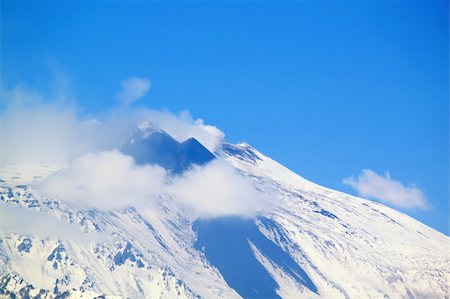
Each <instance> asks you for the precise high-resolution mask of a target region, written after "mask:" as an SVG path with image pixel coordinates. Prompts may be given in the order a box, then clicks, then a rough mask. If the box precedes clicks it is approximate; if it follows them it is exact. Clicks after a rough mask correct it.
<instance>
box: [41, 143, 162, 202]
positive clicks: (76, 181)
mask: <svg viewBox="0 0 450 299" xmlns="http://www.w3.org/2000/svg"><path fill="white" fill-rule="evenodd" d="M165 175H166V172H165V170H164V169H163V168H161V167H159V166H151V165H144V166H141V165H136V164H135V163H134V160H133V158H132V157H130V156H125V155H123V154H122V153H120V152H119V151H110V152H101V153H89V154H85V155H83V156H81V157H80V158H78V159H76V160H74V161H73V162H72V163H71V165H70V167H69V168H68V169H66V170H64V171H61V172H57V173H55V174H53V175H50V176H49V177H48V178H46V179H45V180H44V181H43V182H41V183H40V184H39V185H38V188H39V189H41V190H42V191H44V192H45V193H47V194H49V195H51V196H53V197H55V198H59V199H62V200H64V201H66V202H70V203H72V204H75V205H78V206H83V207H95V208H99V209H116V208H122V207H126V206H128V205H136V204H145V201H150V200H151V199H152V197H153V196H155V195H157V194H159V193H161V192H162V190H163V185H164V180H165Z"/></svg>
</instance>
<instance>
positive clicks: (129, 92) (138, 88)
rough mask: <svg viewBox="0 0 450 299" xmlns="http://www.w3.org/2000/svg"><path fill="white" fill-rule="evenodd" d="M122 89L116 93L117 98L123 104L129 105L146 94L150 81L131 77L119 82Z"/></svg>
mask: <svg viewBox="0 0 450 299" xmlns="http://www.w3.org/2000/svg"><path fill="white" fill-rule="evenodd" d="M120 85H121V87H122V90H121V91H119V92H118V93H117V95H116V96H117V99H118V100H119V101H120V102H121V103H122V104H124V105H129V104H131V103H133V102H135V101H137V100H139V99H140V98H142V97H143V96H145V95H146V94H147V92H148V91H149V90H150V87H151V82H150V80H148V79H146V78H136V77H131V78H128V79H125V80H123V81H122V82H121V83H120Z"/></svg>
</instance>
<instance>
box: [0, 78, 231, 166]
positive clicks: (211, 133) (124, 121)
mask: <svg viewBox="0 0 450 299" xmlns="http://www.w3.org/2000/svg"><path fill="white" fill-rule="evenodd" d="M65 84H66V83H64V85H65ZM63 89H64V90H67V87H64V88H63ZM55 90H59V89H57V88H55ZM60 94H61V92H59V91H57V92H56V93H55V94H52V95H50V96H43V95H41V94H40V93H38V92H36V91H33V90H29V89H26V88H24V87H23V86H16V87H14V88H13V89H11V90H6V91H4V92H2V94H1V100H2V104H4V107H3V109H0V138H1V140H2V142H1V143H0V165H4V164H17V163H62V162H66V161H67V160H70V159H74V158H76V157H78V156H80V155H82V154H85V153H89V152H98V151H108V150H113V149H118V148H120V147H121V146H123V145H124V144H125V143H126V142H127V141H128V138H129V137H130V132H131V130H132V129H133V128H136V127H137V126H138V125H141V124H143V123H153V124H154V125H156V126H158V127H160V128H161V129H163V130H165V131H167V132H168V133H169V134H170V135H172V136H173V137H174V138H175V139H177V140H178V141H180V142H182V141H184V140H186V139H188V138H190V137H194V138H196V139H197V140H199V141H200V142H201V143H202V144H203V145H205V146H206V147H207V148H208V149H209V150H211V151H214V150H215V149H216V148H217V146H218V145H219V144H220V143H221V142H222V140H223V138H224V133H223V132H222V131H220V130H219V129H217V128H216V127H214V126H211V125H207V124H205V123H204V121H203V120H202V119H193V118H192V117H191V116H190V114H189V113H188V112H182V113H180V114H173V113H171V112H168V111H158V110H153V109H148V108H145V107H129V106H121V107H113V108H111V109H106V110H105V111H102V112H101V113H100V114H98V115H95V116H89V117H80V116H79V114H78V113H77V110H76V108H75V107H76V105H74V104H73V102H72V101H70V102H68V101H64V100H62V101H60V100H59V98H58V95H60ZM67 98H70V99H72V98H73V97H71V96H70V95H68V94H67V93H66V94H64V99H67ZM64 103H66V104H64Z"/></svg>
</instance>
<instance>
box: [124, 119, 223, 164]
mask: <svg viewBox="0 0 450 299" xmlns="http://www.w3.org/2000/svg"><path fill="white" fill-rule="evenodd" d="M121 151H122V152H123V153H125V154H127V155H130V156H132V157H133V158H134V160H135V161H136V162H137V163H138V164H156V165H159V166H161V167H163V168H165V169H167V170H169V171H171V172H173V173H181V172H183V171H185V170H187V169H189V167H190V166H191V165H193V164H196V165H204V164H206V163H208V162H209V161H211V160H213V159H214V158H215V156H214V154H213V153H211V152H210V151H208V150H207V149H206V148H205V147H204V146H203V145H202V144H201V143H200V142H198V141H197V140H196V139H195V138H189V139H187V140H185V141H184V142H182V143H179V142H178V141H176V140H175V139H174V138H172V137H171V136H170V135H169V134H167V133H166V132H164V131H163V130H160V129H157V128H154V127H151V126H149V127H144V128H141V129H139V130H136V131H135V132H134V134H133V137H132V138H131V140H130V141H129V142H128V143H127V144H125V145H124V146H123V147H122V148H121Z"/></svg>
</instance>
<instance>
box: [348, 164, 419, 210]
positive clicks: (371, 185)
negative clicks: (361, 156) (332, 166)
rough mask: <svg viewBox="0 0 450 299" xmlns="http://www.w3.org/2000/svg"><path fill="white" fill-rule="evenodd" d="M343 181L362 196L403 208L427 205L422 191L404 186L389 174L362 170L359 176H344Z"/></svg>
mask: <svg viewBox="0 0 450 299" xmlns="http://www.w3.org/2000/svg"><path fill="white" fill-rule="evenodd" d="M343 183H344V184H346V185H349V186H351V187H353V188H354V189H355V190H356V191H358V193H359V195H360V196H362V197H368V198H372V199H376V200H378V201H380V202H384V203H387V204H391V205H393V206H397V207H400V208H404V209H410V208H420V209H426V208H427V207H428V204H427V200H426V198H425V195H424V194H423V192H422V191H421V190H420V189H419V188H417V187H415V186H405V185H404V184H402V183H401V182H399V181H396V180H394V179H392V178H391V176H390V174H389V173H388V172H386V174H385V175H384V176H383V175H379V174H377V173H376V172H374V171H372V170H370V169H364V170H362V172H361V174H360V175H359V177H357V178H355V177H353V176H351V177H348V178H345V179H344V180H343Z"/></svg>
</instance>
